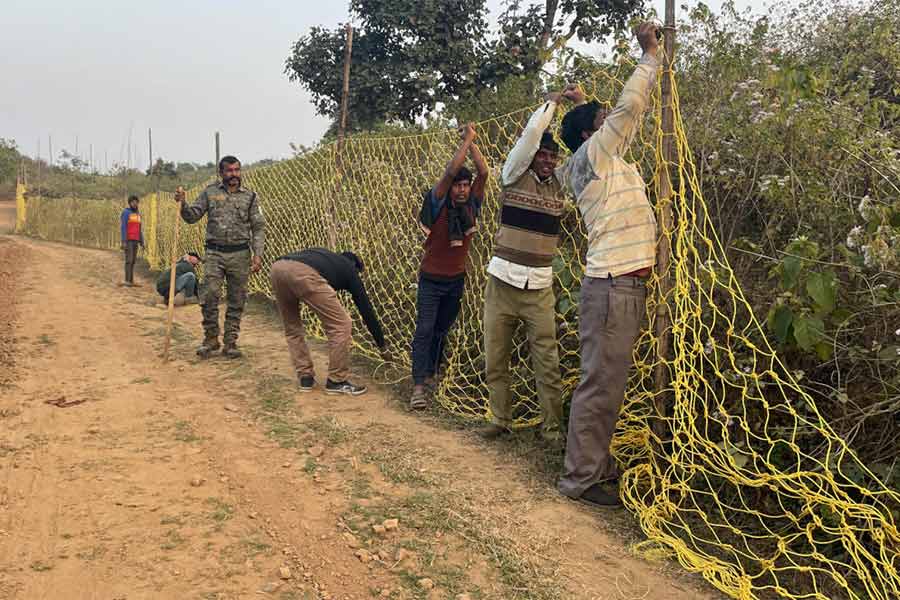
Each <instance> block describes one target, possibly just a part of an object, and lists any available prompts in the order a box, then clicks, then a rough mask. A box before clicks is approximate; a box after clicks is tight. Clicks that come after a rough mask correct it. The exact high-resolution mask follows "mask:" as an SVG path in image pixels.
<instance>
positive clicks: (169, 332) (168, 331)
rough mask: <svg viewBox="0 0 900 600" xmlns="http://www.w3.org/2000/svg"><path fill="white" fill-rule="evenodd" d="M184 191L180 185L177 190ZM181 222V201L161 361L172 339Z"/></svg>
mask: <svg viewBox="0 0 900 600" xmlns="http://www.w3.org/2000/svg"><path fill="white" fill-rule="evenodd" d="M182 191H184V188H182V187H181V186H180V185H179V186H178V192H182ZM180 224H181V203H180V202H179V203H178V208H177V209H176V211H175V238H174V240H172V262H171V265H172V270H171V272H170V273H169V314H168V316H167V317H166V342H165V345H164V346H163V362H167V361H168V360H169V342H170V341H171V339H172V320H173V319H174V318H175V265H176V264H177V263H178V227H179V225H180Z"/></svg>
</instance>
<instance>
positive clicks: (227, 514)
mask: <svg viewBox="0 0 900 600" xmlns="http://www.w3.org/2000/svg"><path fill="white" fill-rule="evenodd" d="M206 504H207V505H208V506H209V507H211V508H212V512H211V513H210V514H209V518H210V519H212V520H213V521H216V522H218V523H223V522H225V521H227V520H228V519H230V518H231V517H233V516H234V507H233V506H231V505H230V504H228V503H227V502H224V501H223V500H221V499H219V498H207V499H206Z"/></svg>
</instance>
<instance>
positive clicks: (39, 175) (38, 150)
mask: <svg viewBox="0 0 900 600" xmlns="http://www.w3.org/2000/svg"><path fill="white" fill-rule="evenodd" d="M37 195H38V196H40V195H41V137H40V136H38V141H37Z"/></svg>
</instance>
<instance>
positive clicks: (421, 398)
mask: <svg viewBox="0 0 900 600" xmlns="http://www.w3.org/2000/svg"><path fill="white" fill-rule="evenodd" d="M409 408H410V410H424V409H426V408H428V399H427V398H426V396H425V390H421V391H419V390H413V393H412V396H411V397H410V398H409Z"/></svg>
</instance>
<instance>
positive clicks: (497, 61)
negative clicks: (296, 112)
mask: <svg viewBox="0 0 900 600" xmlns="http://www.w3.org/2000/svg"><path fill="white" fill-rule="evenodd" d="M642 7H643V0H542V1H540V2H533V1H532V2H524V1H523V0H507V1H506V4H505V8H504V10H503V12H502V13H501V15H500V17H499V19H498V24H499V28H498V30H497V31H493V32H492V31H490V28H489V27H488V24H487V8H486V4H485V0H453V1H448V0H352V3H351V12H352V13H353V16H354V18H355V20H357V21H358V22H359V23H360V25H359V27H358V28H357V33H356V34H355V35H354V39H353V56H352V60H351V86H350V98H349V99H348V104H349V107H350V119H349V123H348V127H349V128H350V129H355V130H359V129H370V128H372V127H373V126H374V125H376V124H377V123H381V122H385V121H400V122H404V123H413V122H415V121H416V119H418V118H419V117H421V116H422V115H424V114H426V113H429V112H433V111H434V110H435V108H436V107H437V106H438V105H439V104H445V105H459V104H461V103H463V102H466V101H472V100H473V99H475V98H476V97H477V96H478V94H479V93H480V92H483V91H484V90H485V89H490V90H496V89H497V88H498V87H499V86H500V85H501V84H502V83H504V82H505V81H507V80H508V79H510V78H511V77H517V78H519V79H525V80H527V81H530V82H531V87H532V88H535V87H538V85H539V83H540V75H541V69H542V68H543V66H544V65H545V64H546V63H547V62H548V61H549V60H550V59H551V58H552V57H553V55H554V54H555V53H556V52H557V51H559V50H560V49H562V48H564V47H565V46H566V44H568V43H569V41H570V40H572V39H573V38H576V37H577V38H578V39H580V40H582V41H586V42H591V41H597V40H599V39H602V38H604V37H606V36H607V35H609V34H610V33H612V32H614V31H617V30H620V29H622V28H624V27H625V26H626V24H627V21H628V19H629V18H631V17H632V16H634V15H636V14H639V12H640V11H641V9H642ZM344 40H345V32H344V29H343V28H342V27H339V28H335V29H327V28H322V27H313V28H312V29H311V30H310V31H309V33H308V34H306V35H304V36H303V37H301V38H300V39H299V40H297V42H296V43H295V44H294V46H293V48H292V51H291V54H290V56H289V57H288V58H287V60H286V61H285V73H286V75H287V76H288V78H289V79H290V80H291V81H294V82H297V83H299V84H300V85H301V86H303V87H304V88H305V89H306V90H308V91H309V92H310V93H311V94H312V96H313V102H314V104H315V106H316V110H317V112H318V113H319V114H321V115H324V116H327V117H330V118H332V119H334V120H335V121H336V120H337V119H338V117H339V114H338V113H339V110H340V101H341V90H342V78H343V69H342V66H343V60H344Z"/></svg>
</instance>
